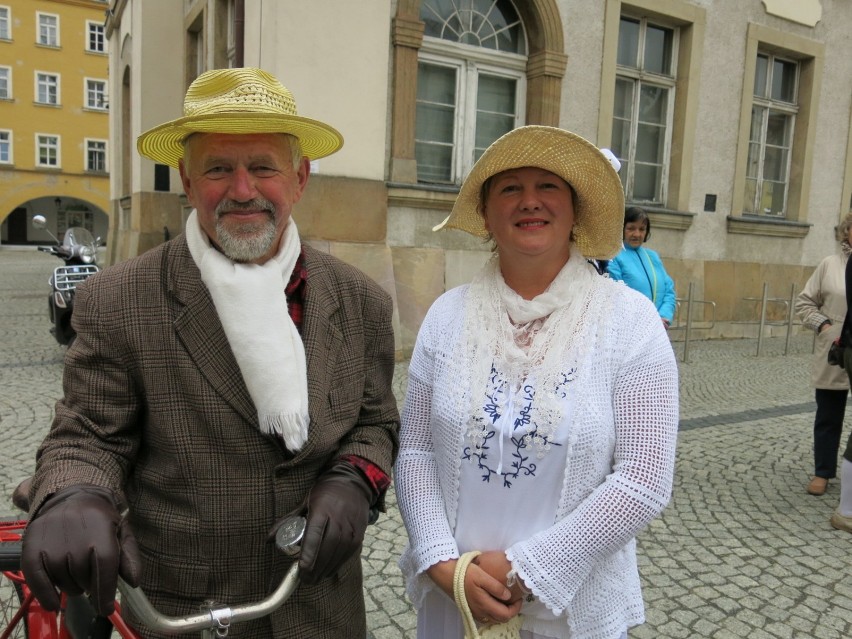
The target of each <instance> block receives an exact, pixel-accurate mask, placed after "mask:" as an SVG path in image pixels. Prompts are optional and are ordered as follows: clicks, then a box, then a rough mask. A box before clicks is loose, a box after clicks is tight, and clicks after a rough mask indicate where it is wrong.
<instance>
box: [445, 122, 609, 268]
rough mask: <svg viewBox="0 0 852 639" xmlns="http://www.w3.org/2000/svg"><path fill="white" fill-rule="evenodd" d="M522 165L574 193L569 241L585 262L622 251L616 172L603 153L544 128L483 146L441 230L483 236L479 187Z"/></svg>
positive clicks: (523, 130)
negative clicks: (559, 180) (560, 181)
mask: <svg viewBox="0 0 852 639" xmlns="http://www.w3.org/2000/svg"><path fill="white" fill-rule="evenodd" d="M526 166H532V167H537V168H540V169H544V170H546V171H550V172H551V173H554V174H556V175H558V176H559V177H561V178H562V179H564V180H565V181H566V182H568V184H570V185H571V188H572V189H573V190H574V193H575V196H576V200H575V201H576V206H575V208H574V217H575V222H574V230H573V233H574V241H575V242H576V243H577V247H578V248H579V249H580V252H581V253H582V254H583V255H584V256H585V257H591V258H595V259H604V260H605V259H610V258H612V257H614V256H615V255H616V254H617V253H618V252H619V251H620V250H621V247H622V239H623V227H624V191H623V190H622V188H621V180H620V179H619V177H618V173H617V172H616V169H615V168H614V167H613V165H612V164H611V160H610V159H608V157H607V156H606V155H604V153H603V152H602V151H601V150H600V149H598V148H597V147H596V146H595V145H594V144H592V143H591V142H589V141H588V140H585V139H583V138H581V137H580V136H579V135H576V134H574V133H571V132H569V131H565V130H564V129H558V128H555V127H549V126H523V127H520V128H518V129H514V130H512V131H509V132H508V133H506V134H505V135H504V136H502V137H501V138H499V139H498V140H497V141H495V142H494V143H493V144H492V145H491V146H489V147H488V148H487V149H486V150H485V152H484V153H483V154H482V156H481V157H480V158H479V160H477V162H476V164H474V165H473V168H472V169H471V171H470V173H469V174H468V176H467V178H465V181H464V183H463V184H462V186H461V190H460V191H459V195H458V198H457V199H456V203H455V205H454V206H453V210H452V212H451V213H450V215H449V216H448V217H447V219H445V220H444V221H443V222H441V223H440V224H439V225H438V226H436V227H435V228H434V229H433V230H435V231H439V230H441V229H444V228H450V229H459V230H462V231H467V232H468V233H471V234H473V235H476V236H478V237H483V238H486V237H488V231H487V230H486V229H485V218H484V217H483V215H482V209H481V206H482V203H481V202H480V201H479V197H480V192H481V190H482V185H483V183H484V182H485V180H487V179H488V178H490V177H491V176H492V175H496V174H497V173H500V172H502V171H507V170H509V169H519V168H522V167H526Z"/></svg>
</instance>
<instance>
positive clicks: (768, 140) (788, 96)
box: [743, 52, 799, 217]
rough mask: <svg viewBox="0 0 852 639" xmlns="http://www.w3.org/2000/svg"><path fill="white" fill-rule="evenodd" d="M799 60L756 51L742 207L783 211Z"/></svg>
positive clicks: (752, 211)
mask: <svg viewBox="0 0 852 639" xmlns="http://www.w3.org/2000/svg"><path fill="white" fill-rule="evenodd" d="M798 84H799V64H798V63H797V62H795V61H792V60H785V59H784V58H781V57H777V56H775V55H773V54H770V53H763V52H761V53H758V54H757V66H756V67H755V73H754V99H753V102H752V107H751V128H750V132H749V138H748V164H747V168H746V180H745V186H746V189H745V200H744V203H743V213H744V214H746V215H770V216H775V217H785V216H786V212H787V190H788V187H789V183H790V155H791V154H790V151H791V149H792V144H793V129H794V127H795V124H796V114H797V113H798V110H799V108H798V101H797V96H798Z"/></svg>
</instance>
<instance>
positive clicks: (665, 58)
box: [612, 16, 678, 205]
mask: <svg viewBox="0 0 852 639" xmlns="http://www.w3.org/2000/svg"><path fill="white" fill-rule="evenodd" d="M677 45H678V31H677V29H674V28H670V27H667V26H663V25H659V24H654V23H653V22H650V21H648V20H647V19H645V18H641V19H639V18H630V17H625V16H622V18H621V21H620V23H619V29H618V55H617V71H616V78H615V104H614V105H613V122H612V151H613V153H615V155H616V156H617V157H618V159H619V160H620V161H621V171H620V172H619V175H620V176H621V182H622V185H623V186H624V195H625V198H626V199H627V201H629V202H643V203H649V204H659V205H661V204H663V203H665V201H666V189H667V180H668V160H669V155H670V149H671V137H672V114H673V112H674V99H675V81H676V77H675V69H676V60H677Z"/></svg>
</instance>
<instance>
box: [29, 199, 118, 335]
mask: <svg viewBox="0 0 852 639" xmlns="http://www.w3.org/2000/svg"><path fill="white" fill-rule="evenodd" d="M32 223H33V228H36V229H39V230H42V231H46V232H47V233H48V234H49V235H50V237H52V238H53V239H54V241H55V242H56V244H54V245H52V246H39V247H38V250H39V251H43V252H45V253H50V254H51V255H54V256H56V257H58V258H59V259H61V260H63V261H64V262H65V266H57V267H56V268H55V269H54V271H53V275H51V276H50V279H49V280H48V282H49V284H50V288H51V291H50V297H49V298H48V305H47V309H48V314H49V316H50V323H51V324H52V326H51V328H50V332H51V333H52V334H53V336H54V337H55V338H56V341H57V342H59V344H64V345H68V346H70V345H71V344H72V343H73V341H74V338H75V337H76V336H77V334H76V333H75V332H74V329H73V328H72V327H71V314H72V312H73V310H74V291H75V290H76V288H77V286H78V285H79V284H80V283H82V282H84V281H86V279H88V278H89V277H91V276H92V275H94V274H95V273H97V272H98V270H99V269H98V266H97V255H98V245H99V244H100V241H101V239H100V238H97V239H95V238H94V237H92V234H91V233H90V232H89V231H88V229H85V228H83V227H82V226H72V227H71V228H69V229H68V230H67V231H65V234H64V235H63V236H62V241H61V242H60V241H59V239H58V238H57V237H56V236H55V235H54V234H53V233H51V232H50V231H49V230H48V228H47V220H46V219H45V217H44V216H43V215H34V216H33V220H32Z"/></svg>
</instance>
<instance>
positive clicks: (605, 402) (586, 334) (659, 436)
mask: <svg viewBox="0 0 852 639" xmlns="http://www.w3.org/2000/svg"><path fill="white" fill-rule="evenodd" d="M468 289H469V287H468V286H462V287H459V288H456V289H453V290H451V291H448V292H447V293H445V294H444V295H442V296H441V297H440V298H439V299H438V300H437V301H436V302H435V303H434V304H433V306H432V308H431V309H430V310H429V313H428V314H427V317H426V318H425V320H424V322H423V324H422V326H421V329H420V332H419V335H418V338H417V343H416V346H415V349H414V353H413V356H412V360H411V364H410V369H409V385H408V390H407V395H406V400H405V406H404V411H403V417H402V430H401V435H400V437H401V441H400V453H399V458H398V461H397V464H396V468H395V482H396V492H397V498H398V502H399V508H400V510H401V513H402V518H403V521H404V523H405V526H406V528H407V530H408V535H409V545H408V547H407V548H406V549H405V551H404V553H403V555H402V557H401V559H400V562H399V563H400V568H401V569H402V571H403V573H404V575H405V577H406V581H407V590H408V595H409V597H410V598H411V600H412V602H413V603H414V605H415V607H417V608H420V606H421V604H422V600H423V596H424V595H425V593H426V592H427V591H428V589H430V588H433V587H434V584H433V583H432V581H431V580H430V579H429V578H428V577H427V576H426V575H425V573H424V571H425V570H426V569H427V568H428V567H429V566H432V565H434V564H435V563H437V562H439V561H444V560H447V559H452V558H457V557H458V556H459V551H458V548H457V546H456V543H455V540H454V536H453V530H454V526H455V522H456V512H457V504H458V498H459V468H460V464H461V463H462V462H461V458H462V448H463V446H465V439H464V433H465V429H466V423H467V421H468V420H467V416H466V415H464V414H462V413H463V412H465V411H464V410H463V409H464V408H465V407H464V406H463V405H462V404H463V402H457V401H455V398H456V397H458V395H459V393H460V392H461V391H460V389H463V388H464V384H465V383H468V384H469V380H470V373H469V371H470V369H471V364H470V363H469V362H466V361H463V360H464V357H463V349H462V348H459V340H460V338H461V336H462V333H463V330H462V328H463V324H464V321H463V320H464V311H463V309H464V308H465V298H466V295H467V293H468ZM592 295H594V296H595V297H594V299H595V301H596V302H599V303H595V302H593V303H592V304H590V305H589V306H588V308H587V311H586V312H587V313H589V314H591V315H592V316H591V317H585V318H584V319H583V321H582V322H581V325H582V326H585V330H583V329H581V330H583V334H582V336H581V338H580V339H581V340H582V341H581V342H579V343H582V344H583V345H584V346H586V347H589V348H588V349H587V350H586V352H587V353H588V356H587V357H585V358H584V363H583V365H582V366H581V367H580V369H579V371H578V375H577V377H576V383H577V384H579V386H577V387H576V388H575V392H574V393H573V394H572V395H571V397H573V398H575V399H574V401H575V403H576V406H572V407H571V410H570V411H569V414H570V425H569V427H570V428H571V429H572V430H573V431H574V432H573V433H572V434H571V436H570V439H569V445H568V446H567V447H566V451H565V453H567V455H566V456H565V459H564V461H565V473H564V484H563V487H562V491H561V496H560V501H559V506H558V510H557V512H555V513H554V516H553V522H554V523H553V525H551V526H550V527H549V528H547V529H545V530H542V531H540V532H539V533H537V534H536V535H534V536H533V537H531V538H529V539H527V540H525V541H523V542H521V543H517V544H514V545H513V546H512V547H510V548H508V549H506V554H507V557H508V558H509V560H510V561H511V562H512V566H513V568H515V569H516V570H517V572H518V574H519V575H520V576H521V577H522V578H523V580H524V582H525V583H526V584H527V585H528V586H529V587H531V589H532V591H533V593H534V594H535V596H536V597H537V598H538V599H539V600H540V601H541V602H543V603H544V604H545V605H546V606H547V607H548V608H549V609H550V610H551V611H552V612H553V613H554V614H556V615H560V616H561V617H563V618H564V619H565V620H566V634H565V636H566V637H572V638H574V637H582V638H584V639H608V638H609V637H613V636H619V635H620V633H621V632H622V631H623V630H624V629H625V628H627V627H630V626H633V625H636V624H639V623H642V622H643V621H644V608H643V604H642V596H641V590H640V582H639V576H638V569H637V565H636V551H635V536H636V534H637V533H639V532H640V531H641V530H642V529H643V528H644V527H645V526H647V525H648V523H649V522H651V520H653V519H654V518H655V517H657V516H658V515H659V514H660V513H661V512H662V510H663V508H664V507H665V505H666V504H667V503H668V501H669V498H670V496H671V488H672V480H673V474H674V459H675V444H676V439H677V423H678V398H677V363H676V361H675V358H674V355H673V352H672V348H671V344H670V343H669V340H668V337H667V335H666V333H665V330H664V328H663V326H662V323H661V322H660V318H659V315H658V314H657V311H656V309H655V308H654V306H653V304H651V303H650V301H649V300H648V299H646V298H645V297H643V296H642V295H640V294H638V293H636V292H635V291H633V290H631V289H629V288H627V287H626V286H624V285H623V284H621V283H617V282H613V281H612V280H609V279H608V278H604V277H601V278H597V281H596V282H595V284H594V290H593V292H592ZM603 309H608V310H607V311H604V310H603ZM588 340H593V341H592V343H589V342H588ZM571 341H572V342H574V343H575V344H576V343H578V342H577V341H576V340H571ZM466 380H467V381H466ZM550 454H556V453H550ZM484 507H487V504H486V505H484ZM507 525H511V522H507Z"/></svg>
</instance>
